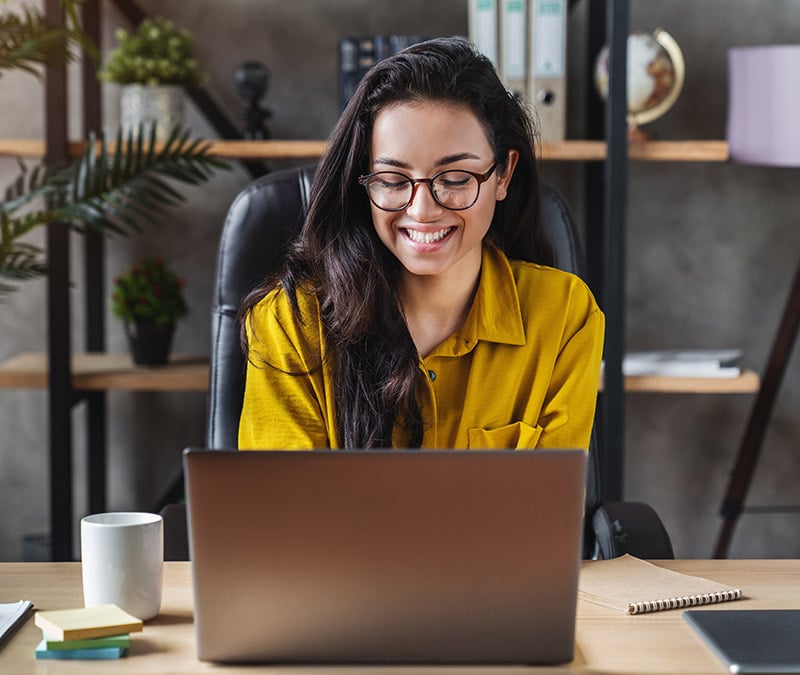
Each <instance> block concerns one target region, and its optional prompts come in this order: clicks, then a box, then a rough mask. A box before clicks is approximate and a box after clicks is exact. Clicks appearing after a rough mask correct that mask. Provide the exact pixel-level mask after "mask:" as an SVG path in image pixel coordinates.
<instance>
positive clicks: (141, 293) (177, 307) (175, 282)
mask: <svg viewBox="0 0 800 675" xmlns="http://www.w3.org/2000/svg"><path fill="white" fill-rule="evenodd" d="M185 285H186V282H185V281H184V280H183V279H180V278H179V277H178V276H177V275H176V274H175V273H174V272H173V271H172V270H171V269H170V268H169V267H168V266H167V265H166V263H165V262H164V261H163V260H162V259H161V258H142V259H141V260H139V261H138V262H137V263H134V264H133V265H131V266H130V267H128V268H126V269H125V270H124V271H123V272H122V274H120V275H119V276H118V277H116V278H115V279H114V292H113V295H112V309H113V312H114V314H115V315H116V316H118V317H119V318H120V319H122V320H123V321H125V322H126V323H141V322H145V323H153V324H155V325H156V326H160V327H166V326H174V325H175V324H176V323H177V321H178V319H180V318H181V317H183V316H185V315H186V313H187V312H188V311H189V310H188V307H187V306H186V302H185V300H184V298H183V288H184V286H185Z"/></svg>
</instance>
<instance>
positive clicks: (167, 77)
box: [99, 16, 203, 137]
mask: <svg viewBox="0 0 800 675" xmlns="http://www.w3.org/2000/svg"><path fill="white" fill-rule="evenodd" d="M115 35H116V38H117V42H118V46H117V48H116V49H114V50H112V52H111V53H110V54H109V56H108V59H107V60H106V62H105V64H104V66H103V68H102V69H101V70H100V73H99V77H100V79H101V80H104V81H106V82H114V83H116V84H120V85H122V91H121V98H120V124H121V125H122V128H123V129H130V128H133V127H136V126H137V125H138V124H140V123H141V122H143V121H147V122H149V123H155V124H156V126H157V127H158V128H159V129H160V132H159V137H161V136H162V135H164V134H166V133H168V132H169V130H170V128H171V127H173V126H176V125H180V124H182V122H183V114H184V113H183V110H184V88H185V87H190V86H194V85H197V84H200V83H201V82H202V81H203V74H202V72H201V71H200V66H199V64H198V62H197V59H195V58H194V38H193V36H192V34H191V33H190V32H189V31H188V30H186V29H184V28H178V27H177V26H176V25H175V24H174V23H173V22H172V21H170V20H169V19H166V18H164V17H160V16H157V17H153V18H148V19H144V20H143V21H142V22H141V23H140V24H139V26H138V28H137V30H136V32H134V33H129V32H128V31H126V30H125V29H122V28H120V29H118V30H117V31H116V34H115Z"/></svg>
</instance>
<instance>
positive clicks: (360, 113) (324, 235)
mask: <svg viewBox="0 0 800 675" xmlns="http://www.w3.org/2000/svg"><path fill="white" fill-rule="evenodd" d="M421 101H440V102H445V103H449V104H455V105H460V106H465V107H466V108H468V109H469V110H470V111H472V113H473V114H474V115H475V116H476V117H477V118H478V120H479V121H480V122H481V124H482V125H483V127H484V129H485V131H486V135H487V137H488V139H489V143H490V144H491V145H492V147H493V149H494V158H495V160H496V161H497V162H498V167H497V171H498V173H501V172H503V171H505V169H506V165H507V162H508V154H509V150H512V149H514V150H516V151H517V152H518V153H519V160H518V162H517V166H516V169H515V171H514V175H513V178H512V180H511V182H510V185H509V187H508V194H507V197H506V199H505V200H502V201H499V202H497V205H496V209H495V214H494V218H493V221H492V224H491V227H490V229H489V232H488V235H487V237H488V238H489V240H490V241H491V242H492V243H493V244H494V245H495V246H497V247H498V248H500V249H501V250H502V251H503V252H504V253H505V254H506V255H507V256H508V257H509V258H512V259H520V260H530V261H536V262H541V263H543V264H552V252H551V250H550V247H549V244H548V243H547V241H546V239H545V237H544V234H543V232H542V230H541V227H540V219H539V208H538V207H539V199H538V197H539V176H538V170H537V166H536V157H535V154H534V147H535V134H534V126H533V123H532V121H531V118H530V116H529V115H528V113H527V111H526V109H525V108H524V106H523V105H522V104H521V103H520V102H519V101H518V100H517V99H516V98H514V96H512V95H511V94H510V93H509V92H507V91H506V89H505V87H504V86H503V84H502V83H501V81H500V79H499V78H498V76H497V73H496V72H495V70H494V67H493V66H492V63H491V62H490V61H489V60H488V59H487V58H486V57H484V56H483V55H482V54H480V53H479V52H477V51H476V50H475V48H474V46H473V45H472V44H471V43H470V42H468V41H466V40H464V39H461V38H439V39H435V40H428V41H426V42H422V43H419V44H416V45H413V46H411V47H409V48H407V49H405V50H403V51H402V52H400V53H398V54H396V55H394V56H391V57H389V58H387V59H384V60H383V61H380V62H379V63H378V64H377V65H376V66H374V67H373V68H372V69H371V70H370V71H369V72H368V73H367V74H366V75H365V76H364V78H363V79H362V81H361V83H360V84H359V86H358V88H357V89H356V91H355V92H354V94H353V96H352V98H351V99H350V101H349V103H348V105H347V107H346V108H345V110H344V112H343V113H342V116H341V118H340V119H339V122H338V124H337V125H336V127H335V129H334V131H333V133H332V135H331V137H330V139H329V143H328V147H327V151H326V152H325V154H324V155H323V157H322V159H321V161H320V164H319V166H318V168H317V171H316V175H315V178H314V183H313V186H312V190H311V198H310V201H309V207H308V214H307V216H306V219H305V222H304V225H303V228H302V231H301V233H300V235H299V237H298V239H297V240H296V241H295V242H294V243H293V245H292V248H291V250H290V252H289V254H288V256H287V259H286V264H285V267H284V269H283V272H282V274H281V275H280V277H279V279H278V280H277V281H276V280H268V281H267V282H265V283H264V285H263V286H261V287H260V288H258V289H256V290H255V291H254V292H253V293H251V294H250V295H249V296H248V297H247V298H246V299H245V301H244V303H243V306H242V311H241V313H240V316H241V318H242V335H243V344H244V345H245V346H246V333H245V327H244V322H245V321H247V317H248V315H249V313H250V311H251V310H252V309H253V308H254V306H255V305H256V304H257V303H258V302H259V301H260V300H261V299H262V298H263V297H264V296H265V295H266V294H267V293H268V292H269V291H270V290H272V289H273V288H274V287H275V286H276V285H277V284H280V286H282V288H283V290H284V291H285V292H286V294H287V296H288V297H289V299H290V301H291V303H292V306H293V307H294V309H295V312H296V313H297V314H298V320H300V321H303V320H304V319H305V318H304V317H302V316H300V311H299V309H298V303H297V292H298V289H300V288H302V289H305V290H310V291H312V292H313V293H315V294H316V296H317V298H318V300H319V304H320V309H321V320H322V323H323V328H324V334H325V336H326V340H327V351H328V355H329V356H328V358H329V359H331V366H332V368H333V372H334V386H335V391H334V396H335V410H336V428H337V432H338V438H337V439H336V441H337V444H338V446H339V447H341V448H357V449H367V448H385V447H391V446H392V431H393V429H394V428H395V426H396V425H399V426H400V427H401V428H402V429H404V431H405V432H406V437H407V438H408V439H409V440H408V442H407V443H405V444H406V445H408V446H409V447H419V446H420V445H421V443H422V435H423V431H424V426H425V420H423V419H422V416H421V414H420V410H419V406H418V404H417V400H416V396H415V389H416V387H417V384H418V380H419V378H420V377H421V371H420V369H419V356H418V353H417V349H416V346H415V345H414V342H413V340H412V338H411V334H410V333H409V330H408V327H407V325H406V322H405V319H404V317H403V313H402V309H401V306H400V302H399V296H398V281H399V278H400V263H399V262H398V260H397V259H396V258H395V257H394V256H393V255H392V254H391V253H390V252H389V251H388V249H386V247H385V246H384V245H383V243H381V241H380V239H379V238H378V236H377V234H376V232H375V228H374V226H373V223H372V218H371V215H370V206H369V201H368V199H367V195H366V191H365V190H364V188H363V187H362V186H361V185H359V184H358V181H357V178H358V176H359V175H361V174H365V173H368V172H369V170H370V159H369V148H370V136H371V133H372V128H373V124H374V121H375V118H376V116H377V115H378V113H379V112H380V111H381V110H382V109H383V108H384V107H386V106H388V105H391V104H395V103H400V102H421ZM408 133H409V134H413V133H414V131H413V129H409V130H408ZM262 356H266V358H265V360H266V361H267V362H268V361H269V359H268V355H262ZM251 358H252V356H251ZM321 365H322V364H320V366H321Z"/></svg>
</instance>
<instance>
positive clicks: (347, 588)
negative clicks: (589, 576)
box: [183, 448, 586, 664]
mask: <svg viewBox="0 0 800 675" xmlns="http://www.w3.org/2000/svg"><path fill="white" fill-rule="evenodd" d="M183 461H184V469H185V479H186V490H187V505H188V523H189V545H190V552H191V559H192V575H193V591H194V608H195V617H194V618H195V631H196V641H197V655H198V658H199V659H200V660H203V661H222V662H273V663H328V664H333V663H351V664H364V663H372V664H379V663H380V664H411V663H414V664H422V663H428V664H468V663H472V664H482V663H487V664H488V663H493V664H500V663H507V664H555V663H564V662H567V661H570V660H572V658H573V652H574V635H575V611H576V602H577V587H578V571H579V567H580V559H581V536H582V514H583V505H584V489H585V461H586V453H585V452H583V451H581V450H554V451H545V450H531V451H519V450H516V451H476V450H468V451H467V450H444V451H428V450H425V451H419V450H386V451H369V452H364V451H341V450H337V451H330V450H323V451H319V450H314V451H299V452H298V451H266V452H236V451H215V450H198V449H191V448H189V449H187V450H185V451H184V457H183Z"/></svg>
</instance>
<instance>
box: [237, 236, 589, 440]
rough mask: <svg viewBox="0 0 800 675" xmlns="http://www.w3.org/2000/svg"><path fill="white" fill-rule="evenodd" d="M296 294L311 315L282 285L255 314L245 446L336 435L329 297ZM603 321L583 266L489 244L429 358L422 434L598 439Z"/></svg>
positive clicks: (420, 396)
mask: <svg viewBox="0 0 800 675" xmlns="http://www.w3.org/2000/svg"><path fill="white" fill-rule="evenodd" d="M298 302H299V306H300V309H301V311H302V316H303V318H304V321H303V323H300V322H299V321H298V320H297V318H296V317H295V315H294V314H293V312H292V308H291V306H290V304H289V300H288V298H287V297H286V294H285V293H284V292H283V291H282V290H280V289H276V290H274V291H272V292H271V293H270V294H269V295H267V296H266V297H265V298H264V299H263V300H262V301H261V302H260V303H259V304H258V305H257V306H256V308H255V309H254V310H253V312H252V314H251V316H250V319H249V325H248V335H249V344H250V359H249V363H248V366H247V383H246V386H245V393H244V404H243V408H242V416H241V420H240V425H239V447H240V448H241V449H242V450H245V449H309V448H333V447H336V444H337V440H336V439H337V434H336V415H335V413H334V397H333V377H332V371H331V368H330V365H329V364H328V362H327V360H326V358H325V356H326V350H325V340H324V338H323V330H322V325H321V323H320V319H319V306H318V304H317V301H316V297H315V296H313V295H311V294H308V293H303V292H298ZM253 327H255V331H253ZM603 331H604V317H603V313H602V312H601V311H600V309H599V308H598V306H597V303H596V302H595V300H594V297H593V296H592V294H591V292H590V291H589V289H588V288H587V286H586V285H585V284H584V282H583V281H582V280H581V279H580V278H578V277H577V276H574V275H572V274H568V273H566V272H562V271H560V270H556V269H553V268H551V267H544V266H541V265H536V264H533V263H528V262H520V261H512V262H509V260H508V259H507V258H506V257H505V255H504V254H503V253H502V252H500V251H499V250H497V249H495V248H492V247H484V251H483V260H482V265H481V278H480V282H479V286H478V290H477V292H476V294H475V299H474V301H473V305H472V307H471V309H470V311H469V314H468V315H467V318H466V320H465V321H464V325H463V326H462V327H461V328H460V329H459V330H458V331H457V332H456V333H454V334H453V335H451V336H450V337H449V338H447V339H446V340H444V341H443V342H442V343H441V344H440V345H439V346H438V347H436V349H434V351H433V352H431V354H429V355H428V356H427V357H426V358H424V359H420V362H419V367H420V369H421V370H422V372H423V373H424V374H425V377H424V381H423V382H422V383H421V384H420V386H419V389H418V390H417V401H418V403H419V406H420V410H421V412H422V417H423V420H424V422H425V431H424V435H423V441H422V446H423V447H425V448H488V449H499V448H583V449H586V448H588V447H589V437H590V434H591V428H592V423H593V420H594V410H595V403H596V399H597V384H598V377H599V372H600V361H601V357H602V350H603ZM262 355H264V356H266V357H267V360H268V362H269V364H270V365H266V364H265V363H264V362H263V359H262V358H261V356H262ZM403 433H404V432H402V431H401V430H399V429H397V428H396V429H395V432H394V436H393V439H392V441H393V444H394V445H395V447H404V445H405V439H404V438H403Z"/></svg>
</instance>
